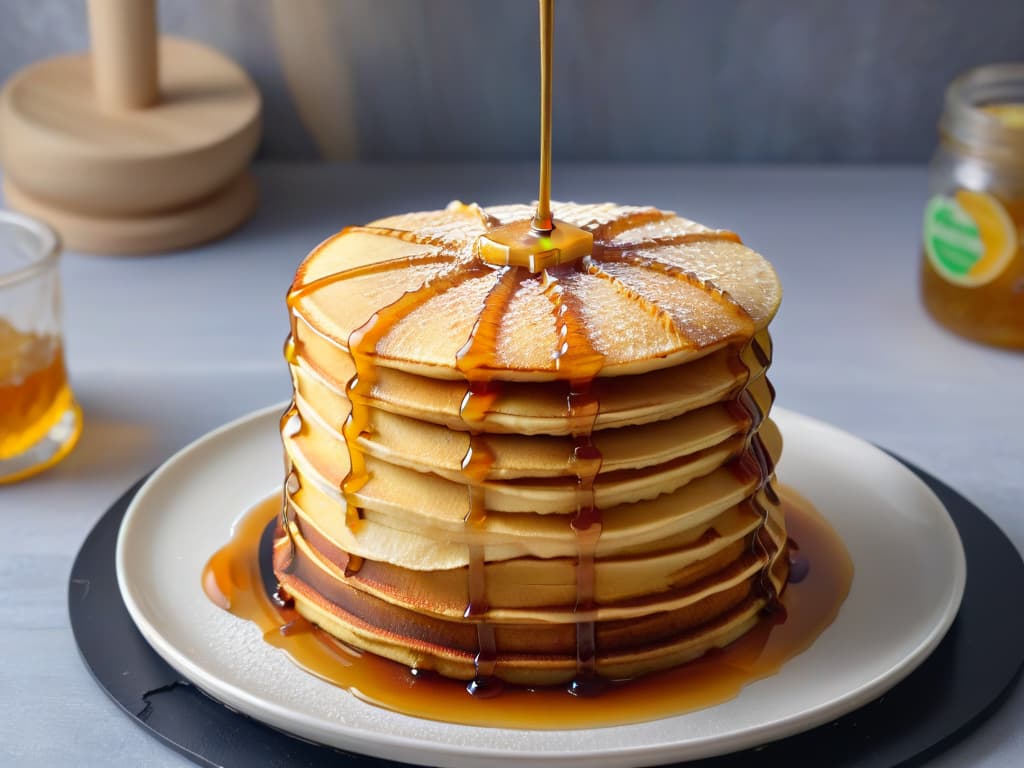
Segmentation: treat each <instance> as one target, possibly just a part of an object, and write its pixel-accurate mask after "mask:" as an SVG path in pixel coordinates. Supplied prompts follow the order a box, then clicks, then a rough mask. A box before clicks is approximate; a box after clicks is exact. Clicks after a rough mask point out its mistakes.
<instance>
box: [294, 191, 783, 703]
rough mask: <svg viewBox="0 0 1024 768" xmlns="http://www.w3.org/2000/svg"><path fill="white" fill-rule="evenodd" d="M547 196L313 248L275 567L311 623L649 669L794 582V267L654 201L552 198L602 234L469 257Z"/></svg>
mask: <svg viewBox="0 0 1024 768" xmlns="http://www.w3.org/2000/svg"><path fill="white" fill-rule="evenodd" d="M530 213H531V211H530V209H527V208H525V207H519V206H508V207H503V208H496V209H488V210H486V211H484V210H482V209H479V208H476V207H475V206H461V205H460V206H452V207H450V208H449V209H447V210H445V211H436V212H429V213H423V214H407V215H405V216H400V217H392V218H391V219H386V220H381V221H378V222H375V223H374V224H372V225H370V226H367V227H359V228H350V229H348V230H345V231H343V232H342V233H340V234H339V235H337V236H335V237H334V238H331V239H329V240H327V241H325V243H324V244H322V245H321V246H320V247H319V248H318V249H316V250H315V251H314V252H313V253H312V254H311V255H310V256H309V257H308V258H307V260H306V261H305V262H304V263H303V265H302V267H300V269H299V271H298V274H297V276H296V280H295V283H294V284H293V287H292V292H291V293H290V297H289V306H290V309H291V312H292V335H291V337H290V340H289V344H288V347H287V357H288V359H289V363H290V368H291V373H292V380H293V384H294V389H295V397H294V403H293V406H292V408H291V409H290V410H289V412H288V413H287V414H286V416H285V418H284V419H282V439H283V442H284V447H285V454H286V457H287V463H288V480H287V483H286V489H285V508H286V515H285V524H284V527H283V528H282V530H281V531H280V536H279V537H278V540H277V542H276V545H275V572H276V573H277V576H278V579H279V580H280V582H281V585H282V586H283V587H284V589H285V590H286V591H287V592H288V593H289V594H290V595H291V596H292V597H293V598H294V599H295V603H296V607H297V609H298V610H299V611H300V613H302V614H303V615H305V616H306V617H307V618H309V619H310V620H311V621H313V622H314V623H316V624H318V625H319V626H321V627H322V628H323V629H325V630H326V631H328V632H329V633H330V634H332V635H334V636H335V637H337V638H339V639H341V640H342V641H344V642H347V643H350V644H352V645H354V646H356V647H358V648H361V649H364V650H369V651H372V652H374V653H378V654H381V655H383V656H386V657H389V658H392V659H395V660H396V661H399V662H401V663H403V664H407V665H409V666H412V667H415V668H419V669H432V670H436V671H438V672H440V673H441V674H444V675H448V676H452V677H457V678H460V679H473V678H475V677H480V676H495V677H498V678H501V679H504V680H506V681H509V682H514V683H522V684H528V685H543V684H554V683H563V682H567V681H570V680H573V679H580V678H581V677H587V676H591V675H600V676H604V677H609V678H623V677H632V676H636V675H640V674H645V673H648V672H651V671H654V670H657V669H662V668H665V667H668V666H673V665H675V664H679V663H682V662H684V661H686V660H689V659H692V658H694V657H696V656H699V655H701V654H702V653H704V652H706V651H707V650H708V649H710V648H713V647H719V646H722V645H725V644H727V643H729V642H731V641H732V640H734V639H736V638H737V637H739V636H740V635H742V634H743V633H744V632H746V631H747V630H749V629H750V628H751V627H752V626H753V625H754V624H755V623H756V621H757V618H758V615H759V613H760V612H761V611H762V610H763V609H764V607H765V605H766V604H767V603H769V602H770V601H772V600H773V599H774V596H775V595H777V594H778V592H779V591H780V590H781V589H782V588H783V586H784V584H785V579H786V572H787V567H788V561H787V559H786V558H785V557H783V556H782V554H783V553H784V551H785V543H786V534H785V521H784V520H783V519H782V515H781V512H780V511H779V507H778V504H777V501H778V499H777V497H776V496H775V494H774V491H773V490H772V488H771V484H770V481H771V479H772V467H773V466H774V463H775V461H777V459H778V456H779V454H780V452H781V447H782V446H781V438H780V436H779V434H778V431H777V429H776V428H775V426H774V424H773V423H772V422H771V421H770V419H768V417H767V416H768V412H769V410H770V408H771V404H772V400H773V398H774V393H773V391H772V389H771V385H770V384H769V383H768V381H767V378H766V377H765V371H766V369H767V367H768V365H769V362H770V357H771V341H770V338H769V336H768V333H767V331H766V327H767V324H768V322H769V321H770V319H771V317H772V316H773V314H774V312H775V310H776V308H777V305H778V298H779V295H780V292H779V288H778V283H777V280H776V279H775V275H774V272H773V271H772V270H771V267H770V266H769V265H768V264H767V262H765V261H764V260H763V259H762V258H761V257H760V256H758V255H757V254H756V253H754V252H753V251H751V250H749V249H748V248H746V247H744V246H743V245H741V244H740V243H739V242H738V238H736V237H735V236H734V235H732V234H731V233H726V232H721V231H717V230H709V229H707V228H706V227H702V226H701V225H698V224H695V223H693V222H690V221H687V220H685V219H681V218H679V217H675V216H674V215H672V214H668V213H664V212H661V211H657V210H656V209H651V208H628V207H622V206H614V205H604V206H575V205H572V204H567V205H558V206H556V208H555V215H556V217H557V218H558V219H562V220H565V221H568V222H570V223H573V224H576V225H577V226H582V227H584V228H587V229H589V230H590V231H591V232H592V233H593V234H594V240H595V246H594V253H593V254H592V257H591V258H589V259H586V260H584V263H582V264H580V265H571V266H569V267H567V268H559V269H557V270H551V271H549V272H545V273H543V274H541V275H535V274H532V273H530V272H529V271H527V270H525V269H516V268H503V269H495V268H492V267H490V266H487V265H482V264H480V263H479V262H478V261H477V260H476V259H475V258H474V250H473V243H474V241H475V238H476V237H477V236H479V235H480V234H482V233H483V232H485V231H487V229H488V228H491V227H494V226H497V225H500V224H501V223H504V222H508V221H514V220H516V219H517V217H519V218H523V217H526V216H527V215H529V214H530ZM481 350H483V354H482V353H481ZM470 359H473V360H475V361H476V362H474V363H473V364H472V365H469V364H468V363H467V362H466V361H467V360H470ZM481 360H483V362H482V363H481V362H480V361H481Z"/></svg>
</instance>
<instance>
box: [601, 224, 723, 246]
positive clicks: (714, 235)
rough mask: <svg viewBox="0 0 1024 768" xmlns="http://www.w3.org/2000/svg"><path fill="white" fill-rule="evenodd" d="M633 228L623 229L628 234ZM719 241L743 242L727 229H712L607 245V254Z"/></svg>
mask: <svg viewBox="0 0 1024 768" xmlns="http://www.w3.org/2000/svg"><path fill="white" fill-rule="evenodd" d="M633 226H635V225H633ZM631 228H632V227H628V228H625V229H623V230H622V231H623V232H628V231H629V229H631ZM717 240H728V241H729V242H732V243H740V242H742V240H741V239H740V236H739V235H737V234H736V233H735V232H730V231H729V230H727V229H710V230H706V231H703V232H680V233H679V234H675V235H663V236H661V237H648V238H644V239H643V240H637V241H635V242H632V243H616V244H615V245H610V244H608V245H605V246H604V248H605V251H606V252H609V251H610V252H631V251H647V250H656V249H658V248H671V247H674V246H679V245H690V244H691V243H706V242H714V241H717Z"/></svg>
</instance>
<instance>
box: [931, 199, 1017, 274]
mask: <svg viewBox="0 0 1024 768" xmlns="http://www.w3.org/2000/svg"><path fill="white" fill-rule="evenodd" d="M924 249H925V253H927V254H928V260H929V262H931V265H932V266H933V267H934V268H935V271H936V272H938V273H939V274H940V275H941V276H942V277H944V278H945V279H946V280H948V281H949V282H951V283H955V284H957V285H963V286H968V287H975V286H979V285H984V284H985V283H988V282H991V281H992V280H994V279H995V278H996V277H998V276H999V275H1000V273H1002V271H1003V270H1004V269H1006V266H1007V265H1008V264H1009V263H1010V261H1011V260H1012V259H1013V255H1014V253H1015V252H1016V250H1017V231H1016V228H1015V227H1014V226H1013V221H1012V220H1011V219H1010V217H1009V215H1008V214H1007V213H1006V209H1005V208H1003V206H1002V204H1001V203H1000V202H999V201H998V200H997V199H996V198H994V197H992V196H991V195H986V194H985V193H983V192H972V191H970V190H967V189H961V190H958V191H957V192H956V194H955V195H954V196H952V197H950V196H947V195H936V196H935V197H933V198H932V199H931V200H929V201H928V205H927V207H926V208H925V212H924Z"/></svg>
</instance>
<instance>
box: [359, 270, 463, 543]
mask: <svg viewBox="0 0 1024 768" xmlns="http://www.w3.org/2000/svg"><path fill="white" fill-rule="evenodd" d="M482 274H483V271H482V268H480V267H475V266H467V265H466V264H462V263H458V262H456V263H454V264H453V265H452V266H451V267H450V268H449V269H447V270H445V271H442V272H440V273H437V274H435V275H432V276H431V277H430V278H428V279H427V280H426V281H425V282H424V283H423V284H421V285H420V286H419V287H418V288H416V289H415V290H412V291H407V292H406V293H403V294H402V295H401V296H400V297H399V298H398V299H397V300H396V301H394V302H392V303H391V304H389V305H387V306H386V307H383V308H381V309H379V310H377V311H376V312H374V313H373V315H372V316H371V317H370V319H369V320H367V321H366V322H365V323H364V324H363V325H361V326H360V327H359V328H357V329H355V330H354V331H352V333H351V334H350V335H349V338H348V350H349V354H350V355H351V357H352V363H353V365H354V367H355V375H354V376H353V377H352V378H351V379H350V380H349V382H348V385H347V386H346V388H345V390H346V394H347V395H348V399H349V403H350V404H351V411H350V412H349V415H348V418H347V419H345V424H344V427H343V428H342V434H343V435H344V437H345V443H346V445H347V446H348V453H349V471H348V473H347V474H346V476H345V479H344V480H343V481H342V484H341V492H342V495H343V497H344V499H345V522H346V524H347V525H348V526H349V528H350V530H352V531H358V530H359V526H360V523H361V520H362V515H361V513H360V511H359V504H358V499H357V496H356V494H358V493H359V491H360V490H361V489H362V488H363V486H364V485H366V483H367V481H368V480H369V479H370V478H369V474H368V473H367V469H366V456H365V454H364V452H363V450H362V449H361V448H360V447H359V439H360V438H361V437H363V436H365V435H368V433H369V431H370V420H371V416H372V411H373V408H372V405H371V398H372V394H373V389H374V386H375V385H376V383H377V345H378V343H379V342H380V340H381V339H383V338H384V336H386V335H387V333H388V331H390V330H391V329H392V328H393V327H394V325H395V324H396V323H397V322H399V321H400V320H402V319H403V318H404V317H406V316H407V315H408V314H409V313H410V312H412V311H413V310H415V309H416V308H418V307H420V306H421V305H423V304H425V303H426V302H427V301H429V300H430V299H432V298H434V297H436V296H439V295H441V294H442V293H444V292H446V291H449V290H451V289H452V288H455V287H456V286H458V285H460V284H462V283H463V282H465V281H467V280H470V279H472V278H475V277H480V276H481V275H482Z"/></svg>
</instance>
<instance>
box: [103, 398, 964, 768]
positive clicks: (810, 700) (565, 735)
mask: <svg viewBox="0 0 1024 768" xmlns="http://www.w3.org/2000/svg"><path fill="white" fill-rule="evenodd" d="M283 408H284V406H283V405H282V406H274V407H272V408H268V409H266V410H263V411H259V412H257V413H254V414H252V415H250V416H247V417H245V418H243V419H240V420H239V421H236V422H233V423H231V424H228V425H226V426H224V427H222V428H220V429H218V430H216V431H215V432H212V433H210V434H208V435H206V436H205V437H203V438H201V439H200V440H198V441H196V442H195V443H193V444H192V445H190V446H188V447H187V448H185V449H184V450H182V451H181V452H179V453H178V454H177V455H176V456H174V457H173V458H172V459H170V460H169V461H168V462H167V463H166V464H164V465H163V466H162V467H161V468H160V469H159V470H157V471H156V472H155V473H154V474H153V476H152V477H151V478H150V479H149V481H148V482H147V483H146V484H145V485H144V486H143V487H142V489H141V490H140V491H139V492H138V494H137V495H136V496H135V499H134V501H133V502H132V504H131V507H130V508H129V509H128V513H127V515H126V516H125V518H124V523H123V524H122V526H121V532H120V536H119V537H118V542H117V579H118V584H119V585H120V588H121V594H122V596H123V597H124V602H125V604H126V605H127V606H128V611H129V613H130V614H131V615H132V618H133V619H134V620H135V623H136V624H137V625H138V627H139V630H140V631H141V632H142V634H143V635H144V636H145V638H146V639H147V640H148V641H149V643H150V644H151V645H152V646H153V648H154V649H156V651H157V653H159V654H160V655H161V656H162V657H163V658H164V659H166V660H167V662H168V663H170V664H171V666H173V667H175V668H176V669H177V670H178V671H179V672H181V673H182V674H183V675H184V676H185V677H187V678H188V679H189V680H191V681H192V682H194V683H195V684H196V685H198V686H199V687H200V688H203V689H204V690H206V691H207V692H208V693H209V694H211V695H212V696H214V697H215V698H217V699H219V700H220V701H223V702H225V703H226V704H228V705H230V706H231V707H233V708H235V709H237V710H239V711H241V712H244V713H246V714H248V715H251V716H252V717H255V718H257V719H258V720H262V721H263V722H265V723H268V724H270V725H272V726H274V727H276V728H279V729H282V730H285V731H288V732H290V733H294V734H297V735H299V736H302V737H305V738H307V739H311V740H313V741H316V742H320V743H322V744H328V745H331V746H336V747H340V748H343V749H346V750H350V751H353V752H360V753H364V754H368V755H375V756H378V757H385V758H390V759H394V760H402V761H406V762H411V763H426V764H429V765H444V766H454V767H456V768H461V767H462V766H473V767H474V768H479V767H481V766H505V765H513V764H515V765H522V764H524V763H533V764H540V765H557V766H587V767H588V768H590V767H593V766H625V765H653V764H658V763H666V762H672V761H678V760H686V759H695V758H700V757H707V756H709V755H715V754H721V753H725V752H731V751H735V750H739V749H744V748H747V747H752V746H755V745H758V744H763V743H765V742H768V741H772V740H774V739H778V738H782V737H784V736H788V735H791V734H794V733H798V732H800V731H803V730H806V729H808V728H811V727H813V726H816V725H819V724H821V723H824V722H827V721H829V720H831V719H833V718H835V717H838V716H839V715H842V714H843V713H845V712H849V711H850V710H853V709H855V708H856V707H858V706H860V705H862V704H864V703H866V702H868V701H870V700H872V699H874V698H876V697H877V696H879V695H880V694H881V693H883V692H884V691H886V690H887V689H889V688H891V687H892V686H893V685H895V684H896V683H898V682H899V681H900V680H902V679H903V678H904V677H905V676H906V675H907V674H909V673H910V672H911V671H912V670H913V669H914V668H915V667H917V666H918V665H919V664H920V663H921V662H922V661H923V660H924V659H925V658H926V657H927V656H928V654H929V653H930V652H931V651H932V649H933V648H934V647H935V646H936V645H937V644H938V642H939V641H940V640H941V639H942V636H943V635H944V634H945V633H946V630H947V629H948V627H949V625H950V623H951V622H952V621H953V618H954V616H955V615H956V612H957V608H958V607H959V605H960V598H961V595H962V593H963V588H964V580H965V574H966V566H965V561H964V553H963V548H962V547H961V544H960V538H959V536H958V535H957V531H956V528H955V527H954V525H953V522H952V520H950V518H949V515H948V514H947V513H946V510H945V508H944V507H943V506H942V503H941V502H940V501H939V500H938V499H937V498H936V497H935V495H934V494H933V493H932V492H931V491H930V490H929V489H928V488H927V487H926V486H925V485H924V484H923V483H922V482H921V481H920V480H919V479H918V478H917V477H916V476H915V475H914V474H913V473H912V472H910V471H909V470H908V469H906V468H905V467H904V466H903V465H902V464H900V463H899V462H897V461H895V460H893V459H892V458H890V457H889V456H887V455H886V454H884V453H883V452H881V451H879V450H878V449H877V448H874V447H873V446H871V445H869V444H868V443H865V442H863V441H861V440H859V439H857V438H855V437H852V436H851V435H849V434H846V433H844V432H841V431H839V430H837V429H835V428H834V427H830V426H828V425H826V424H823V423H821V422H818V421H814V420H812V419H809V418H807V417H805V416H801V415H799V414H795V413H792V412H787V411H784V410H782V409H775V410H774V411H773V416H775V418H776V420H777V422H778V424H779V426H780V427H781V429H782V431H783V433H784V435H785V437H786V449H785V457H784V459H783V460H782V462H781V464H780V466H779V476H780V477H781V478H783V480H784V482H786V483H787V484H789V485H792V486H794V487H796V488H797V489H798V490H799V491H800V492H801V493H802V494H804V495H805V496H807V497H808V498H809V499H810V500H811V501H812V502H814V504H815V505H817V507H818V509H819V510H821V511H822V513H823V514H824V515H825V516H826V517H827V518H828V519H829V520H830V521H831V522H832V524H833V525H834V526H835V528H836V529H837V531H838V532H839V534H840V535H841V536H842V538H843V540H844V541H845V543H846V546H847V547H848V548H849V550H850V554H851V556H852V557H853V561H854V567H855V572H854V579H853V586H852V588H851V591H850V595H849V597H848V598H847V600H846V603H845V604H844V605H843V607H842V609H841V611H840V613H839V616H838V618H837V619H836V621H835V622H834V623H833V624H832V626H830V627H829V628H828V629H827V630H826V631H825V632H824V633H823V634H822V635H821V636H820V637H819V638H818V640H817V641H816V642H815V643H814V645H813V646H812V647H811V648H810V649H808V650H807V651H806V652H804V653H803V654H801V655H799V656H797V657H796V658H794V659H792V660H791V661H790V662H789V663H787V664H786V666H785V667H784V668H783V669H782V671H781V672H779V674H777V675H775V676H773V677H769V678H766V679H764V680H761V681H759V682H756V683H753V684H752V685H750V686H748V687H746V688H745V689H744V690H743V691H742V693H741V694H740V695H739V696H737V697H736V698H735V699H733V700H732V701H728V702H726V703H724V704H719V705H718V706H715V707H711V708H708V709H704V710H700V711H697V712H691V713H688V714H684V715H678V716H675V717H669V718H665V719H662V720H655V721H651V722H647V723H640V724H636V725H626V726H617V727H612V728H598V729H591V730H566V731H531V730H515V729H494V728H478V727H468V726H459V725H451V724H447V723H439V722H432V721H426V720H419V719H417V718H412V717H408V716H405V715H400V714H396V713H394V712H390V711H386V710H383V709H379V708H377V707H374V706H371V705H369V704H365V703H363V702H361V701H359V700H357V699H356V698H354V697H353V696H351V695H349V694H348V693H346V692H344V691H342V690H340V689H338V688H335V687H333V686H331V685H329V684H328V683H325V682H323V681H321V680H319V679H316V678H314V677H313V676H311V675H308V674H306V673H304V672H302V671H301V670H299V669H298V668H297V667H295V666H294V665H293V664H292V663H291V662H290V661H289V660H288V659H287V658H286V657H285V656H284V654H283V653H281V652H280V651H278V650H276V649H274V648H273V647H271V646H270V645H267V644H266V643H265V642H264V641H263V640H262V637H261V635H260V632H259V630H258V629H257V628H256V627H255V626H253V625H251V624H248V623H246V622H244V621H241V620H239V619H237V618H235V617H234V616H231V615H230V614H228V613H226V612H224V611H222V610H220V609H219V608H217V607H215V606H214V605H213V604H212V603H211V602H210V601H209V600H208V599H207V598H206V596H205V595H204V594H203V591H202V588H201V586H200V574H201V572H202V569H203V566H204V565H205V563H206V561H207V559H208V558H209V557H210V555H211V554H212V553H213V552H214V551H215V550H216V549H218V548H219V547H220V546H222V545H223V544H224V543H225V542H226V541H227V538H228V532H229V529H230V526H231V523H232V522H233V521H234V520H235V519H236V518H237V517H238V516H239V515H240V514H241V513H242V512H244V511H245V510H247V509H248V508H249V507H251V506H252V505H253V504H255V503H256V502H258V501H260V500H261V499H263V498H265V497H266V496H267V495H268V494H270V493H271V492H272V491H273V490H274V488H275V487H278V486H279V485H280V478H281V474H282V460H281V447H280V443H279V438H278V433H277V427H278V416H279V414H280V413H281V412H282V410H283Z"/></svg>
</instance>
